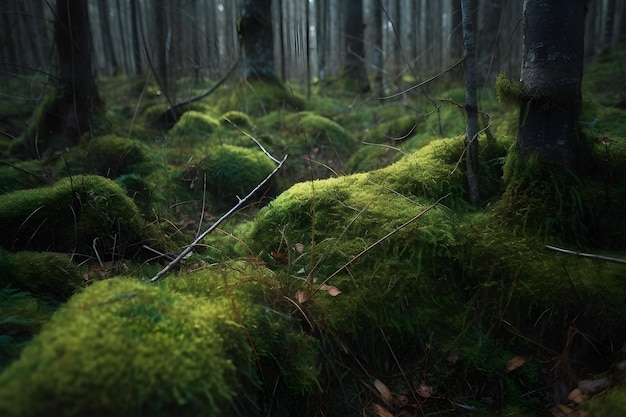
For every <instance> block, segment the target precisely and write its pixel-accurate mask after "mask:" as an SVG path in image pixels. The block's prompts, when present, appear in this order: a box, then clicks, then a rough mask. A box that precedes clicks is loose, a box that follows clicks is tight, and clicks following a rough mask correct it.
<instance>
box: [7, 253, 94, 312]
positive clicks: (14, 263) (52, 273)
mask: <svg viewBox="0 0 626 417" xmlns="http://www.w3.org/2000/svg"><path fill="white" fill-rule="evenodd" d="M81 272H82V271H81V269H80V268H79V267H78V266H77V265H76V264H75V263H74V262H73V261H72V260H71V259H70V257H69V256H68V255H66V254H62V253H52V252H42V253H40V252H17V253H15V254H11V253H8V252H6V251H4V250H2V249H0V286H11V287H12V288H17V289H19V290H22V291H28V292H30V293H32V294H35V295H36V296H39V297H51V298H54V299H56V300H58V301H65V300H67V299H68V298H70V296H71V295H72V294H74V293H75V292H76V291H78V290H79V289H80V288H81V287H82V286H83V285H84V280H83V278H82V273H81Z"/></svg>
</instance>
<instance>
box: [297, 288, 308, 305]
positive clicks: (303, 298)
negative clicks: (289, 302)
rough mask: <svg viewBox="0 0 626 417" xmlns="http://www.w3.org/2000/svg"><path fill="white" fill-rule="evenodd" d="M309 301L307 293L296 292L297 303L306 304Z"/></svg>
mask: <svg viewBox="0 0 626 417" xmlns="http://www.w3.org/2000/svg"><path fill="white" fill-rule="evenodd" d="M308 299H309V297H308V295H307V293H306V292H305V291H302V290H298V291H296V301H297V302H298V304H302V303H305V302H306V301H307V300H308Z"/></svg>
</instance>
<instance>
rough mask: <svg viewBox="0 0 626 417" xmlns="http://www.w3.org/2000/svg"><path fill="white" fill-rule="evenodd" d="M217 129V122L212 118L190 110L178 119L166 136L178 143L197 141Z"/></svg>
mask: <svg viewBox="0 0 626 417" xmlns="http://www.w3.org/2000/svg"><path fill="white" fill-rule="evenodd" d="M218 127H219V121H218V120H217V119H215V118H213V117H212V116H210V115H208V114H205V113H200V112H198V111H195V110H190V111H187V112H185V113H183V115H182V116H181V117H180V119H179V120H178V122H176V124H175V125H174V127H172V128H171V129H170V130H169V131H168V135H169V136H171V137H173V138H175V139H176V140H178V141H183V142H184V141H186V140H191V141H198V140H201V139H203V138H206V137H207V136H208V135H210V134H211V133H212V132H213V131H214V130H216V129H217V128H218Z"/></svg>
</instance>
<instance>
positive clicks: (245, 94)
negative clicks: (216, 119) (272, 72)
mask: <svg viewBox="0 0 626 417" xmlns="http://www.w3.org/2000/svg"><path fill="white" fill-rule="evenodd" d="M215 104H216V107H217V108H219V109H221V111H222V112H227V111H232V110H237V111H241V112H244V113H246V114H248V115H250V116H252V117H259V116H263V115H266V114H268V113H271V112H272V111H275V110H280V109H287V110H289V111H294V110H303V109H304V107H305V100H304V98H303V97H302V96H301V95H300V94H298V93H295V92H293V91H292V90H290V89H288V88H287V87H286V86H285V85H284V84H282V83H280V82H266V81H261V80H259V81H250V82H248V81H245V82H244V81H242V82H240V83H238V84H237V85H235V86H234V87H233V88H232V89H231V90H229V92H228V93H227V94H225V95H222V97H221V98H218V99H217V100H216V103H215Z"/></svg>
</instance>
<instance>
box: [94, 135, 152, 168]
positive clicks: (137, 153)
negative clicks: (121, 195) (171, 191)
mask: <svg viewBox="0 0 626 417" xmlns="http://www.w3.org/2000/svg"><path fill="white" fill-rule="evenodd" d="M87 149H88V152H87V167H88V171H89V170H93V172H94V173H95V174H98V175H101V176H103V177H107V178H117V177H119V176H120V175H124V174H129V173H135V174H145V173H147V172H148V171H149V169H150V166H149V164H150V156H149V152H148V147H147V146H146V145H144V144H143V143H141V142H138V141H136V140H133V139H127V138H122V137H119V136H115V135H106V136H99V137H97V138H94V139H93V140H92V141H91V142H90V143H89V144H88V145H87Z"/></svg>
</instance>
